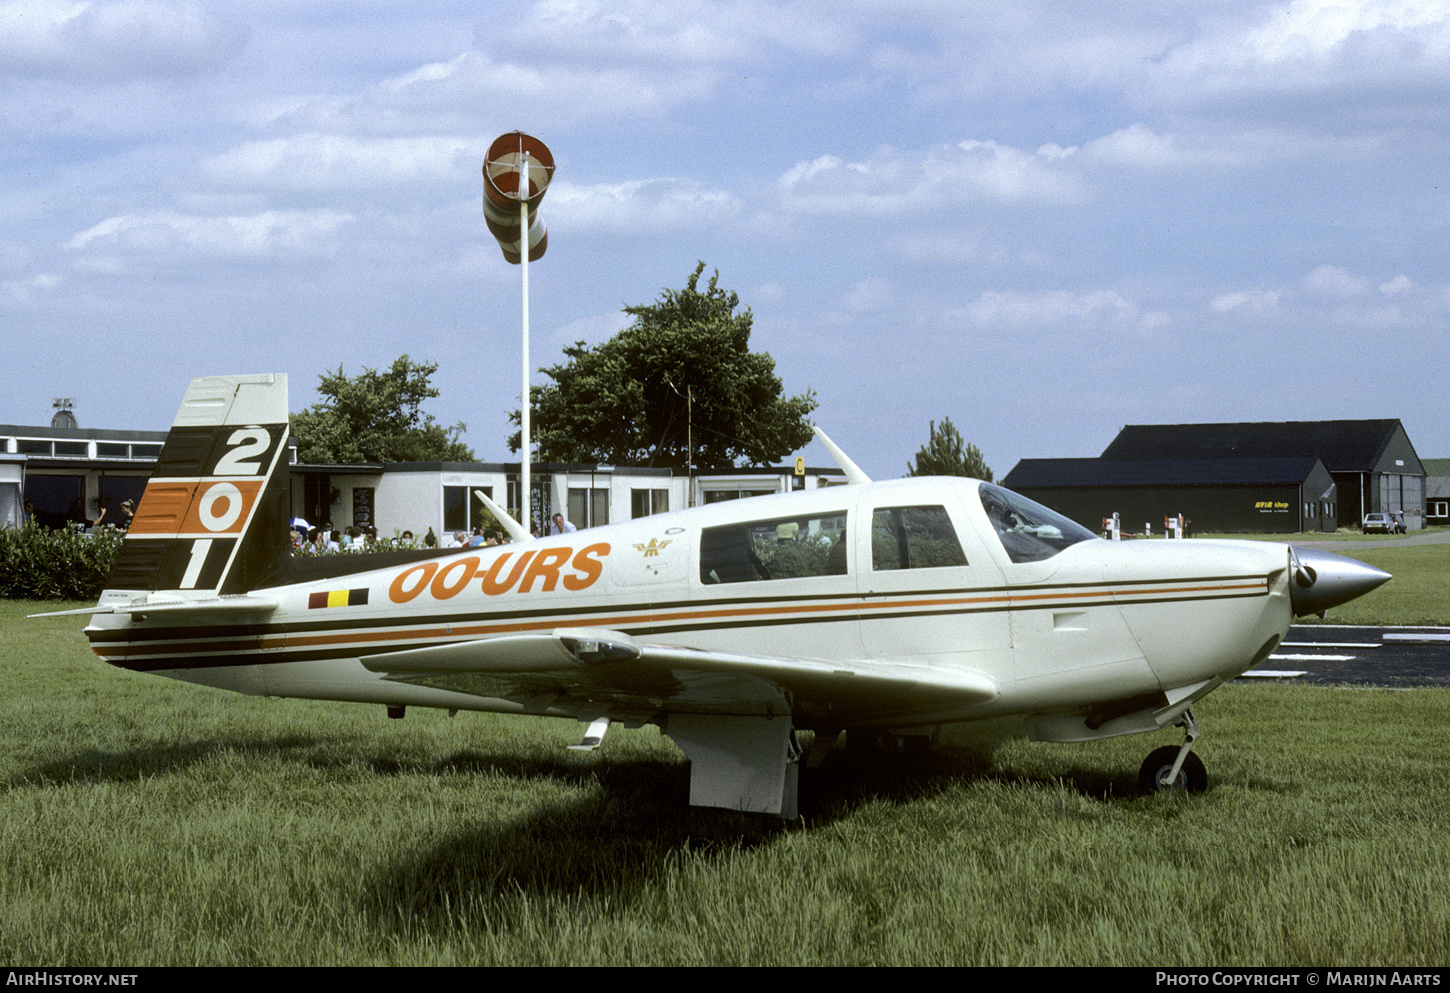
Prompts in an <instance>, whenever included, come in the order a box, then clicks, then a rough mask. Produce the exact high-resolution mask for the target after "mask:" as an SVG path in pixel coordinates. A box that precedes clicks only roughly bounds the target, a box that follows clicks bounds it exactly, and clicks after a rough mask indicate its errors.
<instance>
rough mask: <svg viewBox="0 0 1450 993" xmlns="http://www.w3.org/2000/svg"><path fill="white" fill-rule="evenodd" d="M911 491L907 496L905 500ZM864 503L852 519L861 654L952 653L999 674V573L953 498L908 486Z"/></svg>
mask: <svg viewBox="0 0 1450 993" xmlns="http://www.w3.org/2000/svg"><path fill="white" fill-rule="evenodd" d="M908 494H909V495H908ZM900 495H901V496H902V497H904V499H893V494H892V493H891V491H890V490H886V491H883V492H880V493H879V494H871V495H870V496H868V497H867V498H866V499H863V501H862V503H861V506H860V507H859V509H858V510H857V514H856V522H855V535H856V562H857V577H858V580H857V588H858V589H859V591H860V594H861V601H862V602H861V634H862V641H863V643H864V647H865V649H866V654H867V655H868V656H871V657H875V658H903V659H906V658H928V657H930V658H943V657H946V656H955V657H956V658H957V659H958V660H960V661H965V662H968V663H969V664H971V665H974V666H978V667H981V668H984V669H987V670H988V671H1000V669H999V666H1000V665H1001V664H1003V663H1005V662H1006V661H1007V660H1008V658H1009V655H1010V632H1009V627H1008V620H1007V612H1006V610H1005V607H1006V599H1005V590H1004V589H1003V587H1002V573H1001V570H1000V569H999V568H998V567H997V565H996V563H995V562H994V561H993V559H992V557H991V556H990V555H988V554H987V552H986V549H985V548H983V547H982V545H981V543H980V539H979V538H978V536H977V532H976V530H975V529H974V528H972V527H971V526H970V525H969V524H968V522H967V521H966V520H965V519H964V516H963V511H962V507H961V503H960V500H959V499H958V498H957V494H956V493H955V492H954V491H953V490H952V489H950V488H948V487H943V488H942V490H941V491H940V492H939V493H937V494H932V495H931V496H930V497H924V494H923V491H922V489H921V488H920V487H919V486H918V487H913V488H911V489H910V490H907V491H903V492H902V493H901V494H900Z"/></svg>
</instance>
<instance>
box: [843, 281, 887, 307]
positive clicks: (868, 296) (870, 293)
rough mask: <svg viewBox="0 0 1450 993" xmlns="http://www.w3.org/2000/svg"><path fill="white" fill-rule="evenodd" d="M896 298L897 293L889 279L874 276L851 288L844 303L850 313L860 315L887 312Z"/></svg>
mask: <svg viewBox="0 0 1450 993" xmlns="http://www.w3.org/2000/svg"><path fill="white" fill-rule="evenodd" d="M895 298H896V293H895V290H894V288H893V287H892V285H891V281H890V280H889V279H883V278H881V277H880V276H872V277H871V278H870V279H864V280H862V281H861V282H859V283H857V284H856V285H855V286H853V287H851V291H850V292H849V293H847V294H846V297H845V300H844V303H845V305H846V309H847V310H848V311H850V312H851V313H853V314H860V313H865V312H868V311H877V310H885V309H886V308H887V307H889V306H891V304H892V302H893V301H894V300H895Z"/></svg>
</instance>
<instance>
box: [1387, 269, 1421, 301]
mask: <svg viewBox="0 0 1450 993" xmlns="http://www.w3.org/2000/svg"><path fill="white" fill-rule="evenodd" d="M1414 285H1415V284H1414V283H1413V282H1411V281H1410V277H1409V276H1406V275H1405V274H1404V273H1400V274H1399V275H1398V276H1396V277H1395V278H1394V279H1392V280H1390V281H1389V282H1388V283H1381V284H1380V292H1381V293H1383V294H1384V295H1385V296H1387V297H1392V296H1394V295H1395V294H1396V293H1403V292H1405V291H1406V290H1408V289H1411V288H1412V287H1413V286H1414Z"/></svg>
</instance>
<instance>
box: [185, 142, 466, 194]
mask: <svg viewBox="0 0 1450 993" xmlns="http://www.w3.org/2000/svg"><path fill="white" fill-rule="evenodd" d="M484 149H485V143H484V142H483V141H480V140H477V139H473V140H470V139H464V138H446V137H439V136H420V137H413V138H374V139H366V138H351V137H347V136H343V135H325V134H304V135H298V136H296V137H293V138H276V139H272V140H269V141H252V142H247V143H245V144H243V145H239V146H237V147H236V148H233V149H231V150H230V151H227V152H224V153H222V154H221V155H215V156H212V157H211V158H209V159H206V160H205V161H204V162H203V163H202V169H203V170H204V171H205V172H206V173H207V174H208V175H209V176H210V177H212V178H213V179H216V180H218V181H221V182H225V183H236V184H242V185H266V186H271V187H284V188H290V189H318V188H335V187H339V186H342V187H365V186H375V185H383V184H396V183H428V182H437V181H440V180H448V181H454V182H456V181H457V180H458V179H460V178H461V177H462V176H464V175H465V174H469V173H477V172H478V169H479V165H480V163H481V162H482V161H483V154H484ZM481 182H482V180H481V179H480V183H481ZM480 188H481V187H480Z"/></svg>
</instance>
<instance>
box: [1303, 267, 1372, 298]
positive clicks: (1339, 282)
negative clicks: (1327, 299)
mask: <svg viewBox="0 0 1450 993" xmlns="http://www.w3.org/2000/svg"><path fill="white" fill-rule="evenodd" d="M1303 285H1304V288H1305V289H1307V290H1309V291H1310V292H1311V293H1316V294H1319V295H1322V296H1334V297H1352V296H1358V295H1359V294H1361V293H1363V292H1364V291H1365V290H1366V289H1367V288H1368V286H1369V284H1368V283H1366V282H1365V281H1364V280H1363V279H1360V278H1359V277H1357V276H1353V275H1351V274H1350V272H1349V270H1348V269H1345V268H1343V267H1342V266H1337V265H1322V266H1320V267H1319V268H1317V269H1315V270H1314V271H1313V272H1311V273H1310V274H1309V275H1307V276H1305V277H1304V282H1303Z"/></svg>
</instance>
